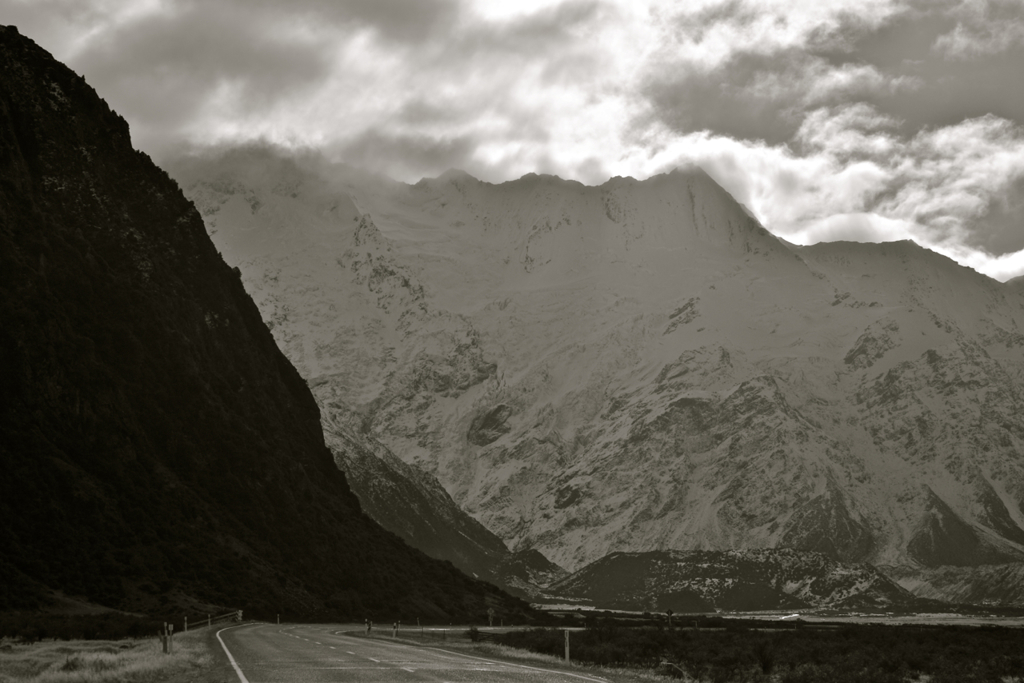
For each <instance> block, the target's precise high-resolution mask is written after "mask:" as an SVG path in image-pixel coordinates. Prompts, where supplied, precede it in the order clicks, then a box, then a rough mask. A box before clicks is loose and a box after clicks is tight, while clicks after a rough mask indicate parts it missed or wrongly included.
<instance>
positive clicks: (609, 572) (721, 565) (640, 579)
mask: <svg viewBox="0 0 1024 683" xmlns="http://www.w3.org/2000/svg"><path fill="white" fill-rule="evenodd" d="M549 592H550V593H551V595H552V596H562V597H567V598H575V599H580V600H585V601H587V602H588V603H590V604H593V605H595V606H597V607H604V608H610V609H628V610H657V611H666V610H673V611H674V612H713V611H715V610H719V609H721V610H733V611H744V610H777V609H786V610H788V609H800V608H809V607H832V608H840V609H850V608H852V609H862V608H885V609H908V610H910V609H922V608H927V607H930V606H932V605H930V604H929V601H926V600H922V599H920V598H917V597H915V596H914V595H912V594H911V593H910V592H909V591H907V590H905V589H903V588H901V587H900V586H898V585H897V584H896V583H894V582H893V581H892V580H890V579H888V578H886V577H885V576H884V575H883V574H882V573H881V572H879V571H878V570H877V569H875V568H874V567H871V566H870V565H864V564H861V565H849V564H842V563H839V562H835V561H833V560H830V559H828V558H827V557H825V556H824V555H822V554H820V553H814V552H800V551H795V550H791V549H779V550H731V551H725V552H723V551H702V550H697V551H690V552H678V551H652V552H644V553H612V554H611V555H608V556H607V557H603V558H601V559H600V560H597V561H596V562H593V563H591V564H589V565H587V566H586V567H583V568H582V569H580V570H579V571H578V572H576V573H574V574H572V575H571V576H569V577H567V578H565V579H563V580H561V581H559V582H557V583H555V584H553V585H552V586H551V587H550V591H549Z"/></svg>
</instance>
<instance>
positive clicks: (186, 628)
mask: <svg viewBox="0 0 1024 683" xmlns="http://www.w3.org/2000/svg"><path fill="white" fill-rule="evenodd" d="M185 633H188V617H185Z"/></svg>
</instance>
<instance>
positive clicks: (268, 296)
mask: <svg viewBox="0 0 1024 683" xmlns="http://www.w3.org/2000/svg"><path fill="white" fill-rule="evenodd" d="M171 172H172V175H174V176H175V177H176V178H178V180H179V182H181V184H182V185H183V187H184V189H185V192H186V194H187V195H188V196H189V197H190V198H191V199H193V200H194V201H195V202H196V204H197V206H198V207H199V209H200V211H201V212H202V214H203V216H204V219H205V220H206V223H207V227H208V230H209V231H210V233H211V234H212V236H213V239H214V242H215V243H216V244H217V245H218V247H219V249H220V250H221V251H222V252H223V254H224V256H225V258H226V260H227V261H228V262H229V263H232V264H235V265H237V266H239V268H240V269H241V271H242V277H243V282H244V283H245V285H246V288H247V290H248V291H249V292H251V293H252V296H253V298H254V300H255V301H256V302H257V304H258V306H259V307H260V310H261V311H262V313H263V316H264V318H265V320H267V322H268V324H270V325H271V327H272V329H273V332H274V335H275V338H276V339H277V341H278V343H279V344H280V345H281V347H282V349H283V350H284V352H285V353H286V355H287V356H288V357H289V359H290V360H291V361H292V362H293V363H294V364H295V365H296V367H297V368H298V369H299V371H300V372H301V373H302V374H303V376H304V377H306V378H307V381H308V382H309V383H310V384H311V386H312V387H313V390H314V394H315V395H316V396H317V399H318V401H319V403H320V406H321V410H322V412H323V413H324V416H325V417H324V423H325V426H326V428H327V431H328V432H329V431H330V424H331V415H332V406H338V408H337V412H345V411H348V412H349V413H350V414H352V415H356V416H357V418H358V422H359V424H358V429H359V430H360V431H361V432H362V433H366V434H370V435H372V436H374V437H375V438H376V439H378V440H380V441H381V442H382V443H384V444H386V446H387V447H388V448H389V449H390V450H391V451H392V452H393V453H394V454H395V455H396V456H397V457H398V458H400V459H401V460H402V461H404V462H406V463H409V464H414V465H417V466H419V467H421V468H422V469H424V470H425V471H427V472H429V473H430V474H432V475H434V476H435V477H436V478H437V479H438V480H439V481H440V483H441V484H442V485H443V486H444V488H445V489H446V490H447V491H448V492H449V493H450V494H451V496H452V498H453V499H454V500H455V501H456V502H457V503H458V504H459V505H461V506H462V507H463V508H464V509H465V510H467V511H468V512H470V513H471V514H472V515H473V516H474V517H475V518H477V519H478V520H479V521H481V522H482V523H483V524H484V525H485V526H486V527H487V528H489V529H490V530H492V531H493V532H495V533H496V534H498V535H499V536H500V537H502V538H503V539H504V540H505V541H506V542H507V543H508V544H509V545H510V547H512V548H514V549H524V548H534V549H537V550H540V551H541V552H543V553H544V554H545V555H546V556H547V557H549V558H550V559H552V560H553V561H555V562H556V563H558V564H560V565H562V566H564V567H566V568H569V569H571V570H575V569H578V568H580V567H581V566H583V565H584V564H586V563H589V562H592V561H593V560H596V559H598V558H600V557H603V556H604V555H607V554H609V553H611V552H616V551H648V550H695V549H748V548H762V547H769V548H771V547H782V546H786V547H792V548H797V549H803V550H812V551H818V552H821V553H823V554H825V555H826V556H828V557H831V558H834V559H837V560H843V561H868V562H872V563H876V564H886V565H910V566H921V565H923V566H938V565H979V564H989V563H997V562H1016V561H1020V560H1022V559H1024V459H1022V457H1021V456H1022V452H1024V411H1022V407H1024V402H1022V394H1021V391H1020V389H1019V387H1020V385H1021V379H1022V375H1024V288H1022V287H1021V286H1020V285H1019V283H1010V284H1006V285H1004V284H1001V283H999V282H997V281H994V280H991V279H989V278H986V277H984V276H982V275H980V274H978V273H976V272H974V271H971V270H969V269H966V268H963V267H961V266H959V265H957V264H956V263H954V262H953V261H951V260H949V259H946V258H945V257H942V256H939V255H937V254H935V253H933V252H930V251H928V250H925V249H923V248H921V247H918V246H916V245H915V244H913V243H911V242H896V243H888V244H854V243H832V244H820V245H816V246H812V247H796V246H794V245H790V244H788V243H786V242H784V241H782V240H780V239H778V238H776V237H774V236H772V235H771V234H770V233H768V232H767V231H766V230H764V229H763V228H762V227H761V226H760V225H759V224H758V223H757V221H756V220H754V219H753V218H752V217H751V216H750V215H749V213H748V212H747V211H746V210H745V208H744V207H743V206H741V205H740V204H738V203H737V202H736V201H734V200H733V198H732V197H731V196H730V195H729V194H728V193H727V192H725V191H724V190H723V189H722V188H721V187H720V186H718V185H717V184H716V183H715V182H714V180H712V179H711V178H710V177H709V176H707V175H706V174H705V173H704V172H702V171H700V170H698V169H692V170H680V171H675V172H673V173H669V174H665V175H660V176H656V177H653V178H650V179H648V180H646V181H642V182H641V181H636V180H633V179H630V178H614V179H612V180H610V181H608V182H607V183H605V184H604V185H602V186H600V187H588V186H584V185H581V184H579V183H576V182H571V181H564V180H561V179H558V178H555V177H550V176H537V175H528V176H525V177H523V178H521V179H519V180H516V181H513V182H508V183H503V184H500V185H492V184H488V183H484V182H480V181H478V180H475V179H474V178H472V177H470V176H468V175H466V174H464V173H461V172H455V171H452V172H448V173H446V174H444V175H442V176H441V177H439V178H435V179H425V180H423V181H421V182H419V183H417V184H416V185H412V186H410V185H405V184H401V183H396V182H393V181H390V180H386V179H382V178H376V177H370V176H367V175H364V174H360V173H357V172H355V171H352V170H350V169H345V168H340V167H332V166H328V165H326V164H323V163H319V162H316V161H312V160H302V161H293V160H286V159H281V158H279V157H276V156H274V155H273V154H271V153H269V152H267V151H266V150H259V149H247V150H236V151H233V152H230V153H226V154H224V155H222V156H221V157H218V158H215V159H203V160H199V159H192V160H187V161H183V162H181V163H179V164H176V165H172V167H171ZM349 419H351V418H349Z"/></svg>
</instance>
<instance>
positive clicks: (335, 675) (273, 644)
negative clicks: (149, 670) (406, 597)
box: [218, 624, 607, 683]
mask: <svg viewBox="0 0 1024 683" xmlns="http://www.w3.org/2000/svg"><path fill="white" fill-rule="evenodd" d="M218 637H219V639H220V641H221V642H222V643H223V647H224V650H225V652H226V653H227V654H228V656H229V658H230V659H231V660H233V662H234V664H235V665H236V668H235V671H236V679H237V680H238V681H239V682H240V683H321V682H324V683H326V682H327V681H330V682H331V683H339V682H340V683H344V682H346V681H350V682H352V683H415V682H416V681H428V682H429V683H585V682H588V683H607V681H606V680H605V679H602V678H598V677H596V676H591V675H588V674H582V673H572V672H568V671H553V670H549V669H545V668H543V667H536V666H532V665H521V664H510V663H508V662H499V661H497V660H492V659H487V658H483V657H477V656H476V655H464V654H461V653H458V652H451V651H447V650H443V649H439V648H434V647H421V646H417V645H406V644H403V643H395V642H388V641H384V640H376V639H367V638H357V637H353V636H346V635H342V633H341V632H340V631H339V630H338V627H337V626H329V625H319V624H305V625H299V626H285V625H281V626H276V625H272V624H254V625H246V626H239V627H233V628H227V629H224V630H222V631H220V632H219V633H218Z"/></svg>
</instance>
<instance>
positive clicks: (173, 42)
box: [76, 5, 329, 130]
mask: <svg viewBox="0 0 1024 683" xmlns="http://www.w3.org/2000/svg"><path fill="white" fill-rule="evenodd" d="M76 64H77V66H78V67H79V68H80V69H82V70H83V71H84V72H85V75H86V77H87V78H89V80H90V81H92V82H94V83H95V84H96V85H97V87H98V88H99V89H100V91H101V92H103V93H104V94H105V95H106V96H107V97H108V98H109V99H111V100H112V101H113V103H114V104H115V107H116V108H117V109H118V110H119V111H121V112H122V113H123V114H125V115H126V116H128V117H129V119H130V120H133V121H138V122H144V125H145V126H147V127H152V128H155V129H164V128H169V129H171V130H173V129H174V128H176V127H177V125H179V124H181V123H183V122H187V121H189V120H190V119H191V117H192V116H194V115H195V114H196V112H197V110H198V109H200V108H201V107H202V106H203V105H204V104H206V103H207V101H208V100H209V99H210V98H211V97H213V96H215V94H216V91H217V90H218V89H219V88H230V89H232V90H233V91H234V97H235V98H237V101H238V103H239V105H240V106H242V107H246V108H257V107H265V106H268V105H269V104H271V103H272V102H273V100H275V99H276V98H279V97H287V96H288V95H289V94H291V93H293V92H294V91H295V90H298V89H301V88H303V87H306V86H309V85H310V84H314V83H316V82H317V81H319V80H320V79H322V78H323V77H324V76H325V75H326V74H327V72H328V67H329V62H328V60H327V59H326V58H325V55H324V54H323V50H322V47H321V46H320V45H317V44H316V43H312V42H310V43H303V42H299V41H295V40H288V39H286V38H284V37H281V36H279V35H275V32H274V31H273V30H272V26H269V25H268V24H267V23H263V22H259V21H253V22H250V23H245V22H238V21H237V20H236V18H235V16H234V15H233V14H232V13H227V12H224V11H216V10H214V11H210V10H209V9H207V8H205V7H200V6H198V5H188V6H185V7H183V8H181V9H179V10H178V11H177V12H174V13H172V14H170V15H158V16H153V15H148V16H145V17H143V18H141V19H139V20H137V21H133V22H129V23H127V24H124V25H122V26H119V27H118V28H117V29H116V30H115V31H113V32H111V33H110V34H108V35H107V36H106V38H105V39H104V40H103V41H102V42H100V41H97V42H94V43H92V44H90V45H89V46H88V47H87V49H86V50H85V51H84V52H83V53H82V54H81V55H80V56H79V57H78V59H77V60H76Z"/></svg>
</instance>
